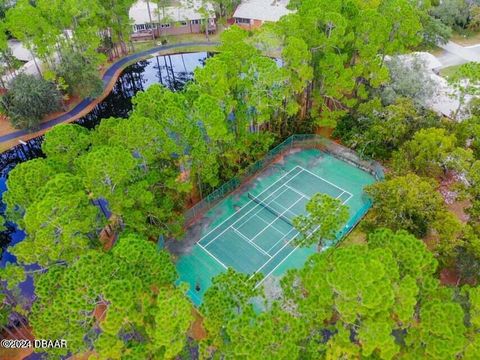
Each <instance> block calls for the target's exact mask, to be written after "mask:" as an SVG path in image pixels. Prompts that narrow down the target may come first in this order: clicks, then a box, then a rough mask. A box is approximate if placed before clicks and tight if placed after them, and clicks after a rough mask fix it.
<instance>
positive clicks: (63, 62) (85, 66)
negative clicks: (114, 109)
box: [55, 49, 103, 98]
mask: <svg viewBox="0 0 480 360" xmlns="http://www.w3.org/2000/svg"><path fill="white" fill-rule="evenodd" d="M92 60H93V61H92ZM94 61H95V60H94V59H89V58H87V57H85V56H84V55H82V54H81V53H80V52H77V51H72V50H71V49H69V50H67V51H62V53H61V57H60V63H59V64H58V65H57V66H56V68H55V72H56V74H57V76H58V77H60V78H61V79H62V80H63V81H64V82H65V84H66V85H67V89H68V92H69V93H70V95H78V96H80V97H82V98H86V97H89V98H96V97H98V96H100V95H101V94H102V92H103V82H102V79H101V78H100V75H99V73H98V66H97V65H98V64H97V63H95V62H94Z"/></svg>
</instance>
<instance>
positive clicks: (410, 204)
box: [365, 174, 444, 237]
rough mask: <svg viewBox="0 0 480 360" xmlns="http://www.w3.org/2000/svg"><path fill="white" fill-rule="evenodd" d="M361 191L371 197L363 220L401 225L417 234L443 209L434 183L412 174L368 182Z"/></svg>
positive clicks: (393, 227) (426, 228) (393, 225)
mask: <svg viewBox="0 0 480 360" xmlns="http://www.w3.org/2000/svg"><path fill="white" fill-rule="evenodd" d="M365 192H366V193H367V194H368V195H370V196H371V197H372V200H373V207H372V210H371V211H370V213H369V214H368V216H367V222H369V223H370V224H374V225H375V226H377V227H388V228H391V229H393V230H401V229H404V230H407V231H409V232H411V233H412V234H414V235H416V236H420V237H421V236H424V235H425V234H426V232H427V230H428V227H429V226H430V224H431V223H432V222H433V221H434V220H435V219H437V216H438V215H439V213H440V212H442V211H443V209H444V205H443V200H442V198H441V196H440V194H439V193H438V192H437V191H436V190H435V186H434V184H432V182H431V181H429V180H426V179H422V178H420V177H418V176H417V175H414V174H407V175H405V176H398V177H395V178H392V179H390V180H386V181H382V182H378V183H375V184H373V185H369V186H367V187H366V189H365Z"/></svg>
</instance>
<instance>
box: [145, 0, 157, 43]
mask: <svg viewBox="0 0 480 360" xmlns="http://www.w3.org/2000/svg"><path fill="white" fill-rule="evenodd" d="M146 2H147V11H148V19H149V20H150V30H151V31H152V40H155V31H154V30H153V21H152V12H151V11H150V0H146Z"/></svg>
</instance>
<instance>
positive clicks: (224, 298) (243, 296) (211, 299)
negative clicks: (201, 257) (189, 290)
mask: <svg viewBox="0 0 480 360" xmlns="http://www.w3.org/2000/svg"><path fill="white" fill-rule="evenodd" d="M259 280H260V274H258V273H257V274H256V275H255V276H254V277H250V275H248V274H241V273H238V272H236V271H235V270H233V269H232V268H229V269H228V270H227V271H226V272H225V273H222V274H220V275H217V276H216V277H215V278H213V279H212V285H211V286H210V287H209V288H208V290H207V291H206V292H205V295H204V297H203V303H202V306H201V307H200V312H201V313H202V315H203V316H204V318H205V321H204V326H205V329H206V330H207V332H208V334H209V341H211V342H212V343H213V344H214V345H218V344H219V343H220V341H221V339H222V338H223V337H224V336H225V327H226V326H227V324H228V322H229V321H231V320H232V319H234V318H236V317H238V316H239V315H241V314H242V313H244V312H249V311H250V310H252V304H251V303H250V300H251V298H253V297H255V296H258V295H259V294H260V290H259V289H256V288H255V284H256V283H257V282H258V281H259ZM249 314H251V313H250V312H249Z"/></svg>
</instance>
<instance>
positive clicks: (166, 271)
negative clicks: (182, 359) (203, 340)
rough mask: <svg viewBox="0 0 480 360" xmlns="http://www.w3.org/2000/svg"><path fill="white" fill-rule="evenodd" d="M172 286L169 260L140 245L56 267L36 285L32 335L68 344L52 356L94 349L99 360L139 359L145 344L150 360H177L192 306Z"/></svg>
mask: <svg viewBox="0 0 480 360" xmlns="http://www.w3.org/2000/svg"><path fill="white" fill-rule="evenodd" d="M175 278H176V272H175V268H174V266H173V264H172V262H171V260H170V257H169V255H168V254H167V253H165V252H158V251H157V249H156V247H155V244H153V243H151V242H148V241H146V240H145V239H144V238H142V237H139V236H136V235H127V236H123V237H121V238H120V240H119V242H118V243H117V244H116V245H115V247H114V248H113V250H112V251H110V252H108V253H103V252H97V251H88V252H86V253H85V254H83V255H82V256H81V257H80V258H79V259H78V260H77V261H76V262H74V263H73V264H72V265H71V266H70V267H63V266H54V267H52V268H50V269H49V271H48V272H47V273H46V274H43V275H42V276H39V277H37V279H36V281H35V288H36V294H37V300H36V302H35V304H34V306H33V308H32V313H31V316H30V321H31V324H32V326H33V329H34V334H35V336H36V337H37V338H59V339H60V338H62V339H66V340H67V341H68V344H69V348H68V349H48V352H49V354H50V355H51V356H57V357H58V356H59V355H66V354H67V352H70V353H80V352H84V351H86V350H89V349H91V346H92V344H93V350H94V351H96V352H97V356H98V357H99V358H102V359H104V358H109V357H117V356H118V355H119V354H122V356H126V357H128V356H133V357H135V355H134V354H135V351H138V350H135V345H137V346H142V345H143V344H144V341H145V343H146V345H147V346H146V347H145V348H144V349H143V350H144V354H145V356H146V357H149V356H152V355H153V354H163V356H164V357H165V358H172V357H174V356H175V355H176V354H178V353H179V352H180V350H181V349H182V348H183V345H184V343H185V341H186V335H185V334H186V331H187V330H188V328H189V326H190V323H191V321H192V315H191V314H190V311H189V310H190V305H189V302H188V301H187V300H186V299H185V297H184V295H183V293H182V291H181V290H180V289H174V288H173V287H172V281H174V280H175ZM96 329H98V331H97V330H96ZM167 329H168V331H167ZM127 334H129V335H131V336H125V335H127ZM160 334H161V335H160ZM42 351H43V350H42ZM137 355H138V353H137Z"/></svg>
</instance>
